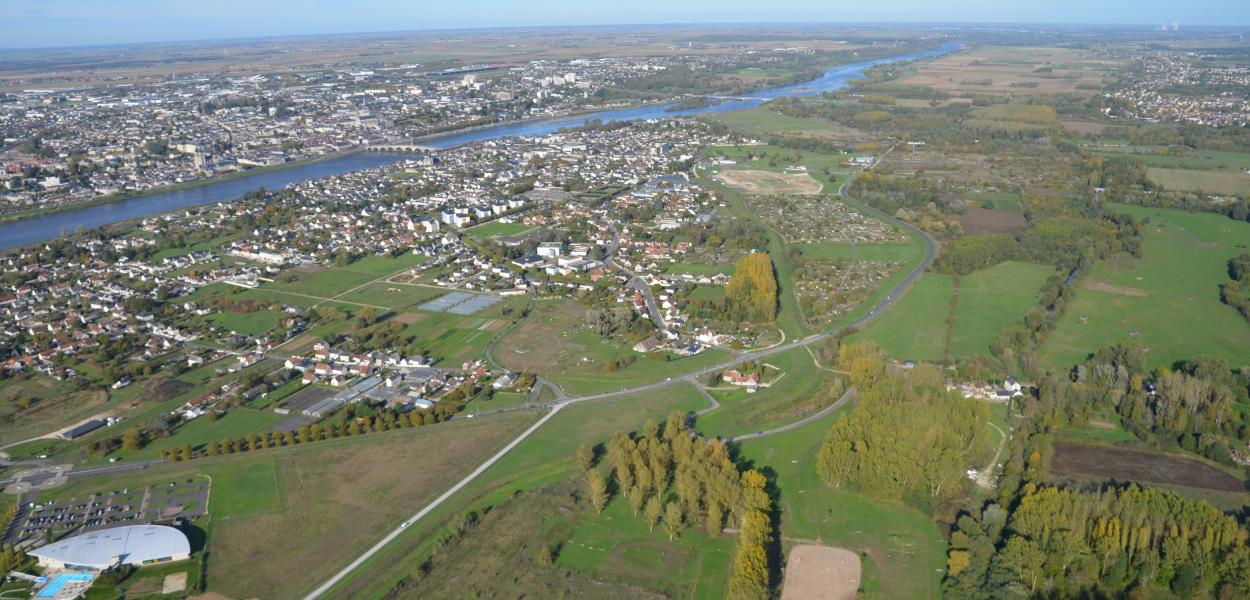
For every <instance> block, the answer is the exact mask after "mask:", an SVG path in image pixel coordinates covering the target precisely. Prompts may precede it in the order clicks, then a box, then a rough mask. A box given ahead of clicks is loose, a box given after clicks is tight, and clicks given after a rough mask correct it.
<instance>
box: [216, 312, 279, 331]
mask: <svg viewBox="0 0 1250 600" xmlns="http://www.w3.org/2000/svg"><path fill="white" fill-rule="evenodd" d="M286 316H287V315H286V313H284V312H282V311H279V310H258V311H255V312H250V313H237V312H215V313H213V314H211V315H207V316H205V317H204V320H205V321H207V322H208V323H211V324H213V325H216V326H217V327H222V328H224V329H225V330H227V331H233V332H236V333H242V334H244V335H249V336H252V337H259V336H262V335H265V334H266V333H269V332H270V331H271V330H273V328H274V327H276V326H277V325H278V323H279V322H280V321H282V319H284V318H286Z"/></svg>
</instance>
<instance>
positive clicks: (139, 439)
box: [122, 427, 143, 452]
mask: <svg viewBox="0 0 1250 600" xmlns="http://www.w3.org/2000/svg"><path fill="white" fill-rule="evenodd" d="M142 447H143V432H142V431H140V430H139V429H138V428H137V427H131V428H130V429H127V430H126V433H123V434H122V450H125V451H127V452H133V451H135V450H138V449H139V448H142Z"/></svg>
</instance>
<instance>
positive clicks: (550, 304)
mask: <svg viewBox="0 0 1250 600" xmlns="http://www.w3.org/2000/svg"><path fill="white" fill-rule="evenodd" d="M585 313H586V309H585V307H583V306H582V305H581V304H580V303H578V302H576V301H574V300H566V299H559V300H549V301H543V302H539V303H537V304H536V305H535V307H534V310H533V312H532V313H531V314H530V316H529V318H528V319H526V320H525V321H524V322H523V323H522V324H521V325H520V326H519V327H516V328H515V329H513V330H512V331H510V332H509V333H508V334H507V335H506V336H505V337H504V338H503V339H502V340H501V341H500V343H499V346H498V348H496V349H495V359H496V360H498V361H499V362H500V363H502V364H503V365H505V366H507V367H508V368H510V369H513V370H517V371H527V372H531V373H541V374H543V375H545V376H547V377H549V378H550V379H551V380H552V381H555V382H556V383H558V384H559V385H560V386H561V387H563V388H564V390H565V391H566V392H568V393H570V394H585V393H593V392H600V391H611V390H614V389H621V388H624V387H628V386H631V385H637V384H642V383H649V382H653V381H657V380H660V379H664V378H665V377H667V376H670V375H676V374H679V373H685V372H688V371H693V370H695V369H698V368H701V367H706V366H708V365H711V364H715V363H716V362H718V361H721V360H724V359H725V358H726V357H727V356H728V355H727V354H726V353H725V352H723V351H720V350H715V349H713V350H707V351H705V352H703V353H701V354H697V355H695V356H690V357H685V358H677V357H673V358H672V359H671V360H662V359H655V358H649V357H645V356H642V355H639V354H638V353H637V352H634V351H633V350H632V349H630V348H628V347H623V346H622V344H620V343H619V342H616V341H614V340H611V339H607V338H602V337H600V336H598V335H596V334H595V333H594V332H593V331H591V330H590V329H589V328H587V327H586V326H585V324H584V323H585ZM624 356H634V357H636V360H635V361H634V363H633V364H631V365H629V366H628V367H626V368H624V369H621V370H619V371H614V372H607V371H605V370H604V369H603V364H604V362H605V361H608V360H611V359H615V358H620V357H624Z"/></svg>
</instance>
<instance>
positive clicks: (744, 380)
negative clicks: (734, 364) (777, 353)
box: [721, 369, 760, 388]
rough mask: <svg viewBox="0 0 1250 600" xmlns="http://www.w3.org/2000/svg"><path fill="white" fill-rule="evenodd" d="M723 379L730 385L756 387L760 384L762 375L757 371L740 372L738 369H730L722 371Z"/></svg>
mask: <svg viewBox="0 0 1250 600" xmlns="http://www.w3.org/2000/svg"><path fill="white" fill-rule="evenodd" d="M721 380H722V381H724V382H725V383H728V384H729V385H736V386H740V387H747V388H754V387H759V385H760V376H759V375H757V374H755V373H746V374H743V373H739V372H738V370H737V369H730V370H728V371H725V372H724V373H721Z"/></svg>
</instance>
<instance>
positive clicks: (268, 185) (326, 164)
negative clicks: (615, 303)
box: [0, 43, 960, 250]
mask: <svg viewBox="0 0 1250 600" xmlns="http://www.w3.org/2000/svg"><path fill="white" fill-rule="evenodd" d="M959 47H960V46H959V45H958V44H953V43H948V44H946V45H944V46H942V47H941V48H936V49H933V50H924V51H920V52H912V53H909V54H901V55H898V56H888V57H884V58H878V59H875V60H868V61H862V62H857V63H849V64H845V65H840V66H837V67H834V68H832V69H830V70H829V71H826V72H825V74H824V75H822V76H821V77H819V78H817V79H814V80H812V81H806V82H803V83H800V84H795V85H789V86H784V87H777V88H771V89H766V90H759V91H756V92H751V93H749V94H743V95H741V96H738V97H735V98H730V99H723V100H719V101H715V103H713V104H711V105H709V106H701V107H698V108H688V109H678V110H670V109H672V108H673V107H674V106H675V104H676V103H669V104H653V105H648V106H639V107H633V108H621V109H615V110H605V111H600V112H595V113H588V114H581V115H577V116H573V117H563V118H555V119H545V120H535V121H523V122H519V123H502V124H499V125H491V126H488V127H481V128H478V129H473V130H470V131H464V132H458V133H450V134H447V135H442V136H437V137H434V138H430V139H426V140H424V141H422V142H421V144H422V145H425V146H430V147H433V148H453V147H455V146H461V145H464V144H470V143H473V142H480V141H484V140H493V139H499V138H506V137H515V136H524V135H544V134H548V133H554V132H556V131H558V130H560V129H562V128H564V127H572V126H577V125H581V124H583V123H585V122H587V121H591V120H594V119H599V120H602V121H605V122H606V121H638V120H646V119H661V118H665V117H678V116H689V115H700V114H708V113H716V112H724V111H731V110H743V109H748V108H754V107H756V106H759V105H761V104H763V103H765V102H767V101H769V100H772V99H774V98H780V97H797V96H813V95H816V94H820V93H822V92H833V91H838V90H841V89H843V88H845V87H846V86H848V85H849V84H850V81H851V80H852V79H855V78H858V77H863V71H864V69H867V68H869V67H874V66H877V65H883V64H889V63H896V62H903V61H908V60H917V59H921V58H931V57H935V56H941V55H943V54H947V53H950V52H953V51H955V50H957V49H959ZM405 157H406V155H403V154H391V153H381V152H353V153H350V154H345V155H343V156H337V157H334V158H329V159H326V160H320V161H316V162H312V163H307V164H302V165H298V166H293V167H289V168H282V169H276V170H272V171H265V172H262V173H256V174H254V175H245V176H242V177H237V178H233V179H227V180H224V181H219V182H215V183H207V184H204V185H199V186H195V187H191V188H186V189H180V190H174V191H166V192H156V193H152V194H147V195H143V196H137V197H134V198H128V199H126V200H119V201H117V202H110V203H107V204H97V205H95V206H88V207H84V208H76V209H70V210H65V211H61V212H55V213H51V214H47V215H43V216H38V217H31V218H29V219H23V220H21V221H14V222H12V223H4V224H0V250H7V249H10V248H16V247H18V246H25V245H27V244H34V243H38V242H42V241H45V240H49V239H52V238H55V237H58V236H60V235H61V234H62V233H63V232H72V231H74V230H75V229H76V228H78V227H88V228H90V227H99V226H101V225H108V224H110V223H117V222H119V221H126V220H130V219H138V218H141V217H145V216H148V215H152V214H158V213H162V212H167V211H171V210H176V209H179V208H184V207H187V206H195V205H198V204H211V203H214V202H222V201H226V200H234V199H237V198H239V197H241V196H243V195H244V194H246V193H247V192H250V191H254V190H257V189H259V188H262V187H263V188H265V189H268V190H276V189H281V188H283V187H286V186H287V185H289V184H292V183H300V182H304V181H308V180H311V179H319V178H322V177H331V176H334V175H341V174H343V173H349V172H351V171H359V170H361V169H371V168H374V167H380V166H383V165H387V164H391V163H394V162H398V161H401V160H404V158H405Z"/></svg>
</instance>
